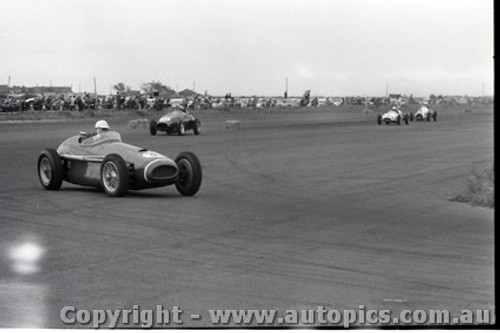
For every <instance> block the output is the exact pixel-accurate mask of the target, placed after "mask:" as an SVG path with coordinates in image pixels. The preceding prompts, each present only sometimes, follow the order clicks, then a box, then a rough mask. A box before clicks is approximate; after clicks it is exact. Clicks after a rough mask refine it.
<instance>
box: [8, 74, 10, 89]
mask: <svg viewBox="0 0 500 333" xmlns="http://www.w3.org/2000/svg"><path fill="white" fill-rule="evenodd" d="M8 86H9V88H10V76H9V84H8Z"/></svg>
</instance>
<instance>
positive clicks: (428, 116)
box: [427, 112, 431, 121]
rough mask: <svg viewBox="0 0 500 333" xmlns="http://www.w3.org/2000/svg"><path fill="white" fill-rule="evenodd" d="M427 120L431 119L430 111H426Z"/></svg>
mask: <svg viewBox="0 0 500 333" xmlns="http://www.w3.org/2000/svg"><path fill="white" fill-rule="evenodd" d="M427 121H431V113H430V112H429V113H427Z"/></svg>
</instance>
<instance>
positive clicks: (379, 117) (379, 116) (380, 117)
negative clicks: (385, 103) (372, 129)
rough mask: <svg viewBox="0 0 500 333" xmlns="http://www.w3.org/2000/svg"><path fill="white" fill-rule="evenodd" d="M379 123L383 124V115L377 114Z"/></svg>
mask: <svg viewBox="0 0 500 333" xmlns="http://www.w3.org/2000/svg"><path fill="white" fill-rule="evenodd" d="M377 124H379V125H382V115H380V114H379V115H377Z"/></svg>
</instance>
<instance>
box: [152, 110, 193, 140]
mask: <svg viewBox="0 0 500 333" xmlns="http://www.w3.org/2000/svg"><path fill="white" fill-rule="evenodd" d="M189 130H193V132H194V134H196V135H199V134H200V131H201V121H200V120H199V119H198V118H196V117H195V116H193V115H192V114H191V113H189V112H188V111H187V110H174V111H172V112H170V113H167V114H165V115H163V116H162V117H160V118H159V119H158V120H151V122H150V124H149V132H150V133H151V135H156V133H157V132H158V131H162V132H166V133H167V134H172V133H173V132H176V133H177V135H183V134H184V133H185V132H186V131H189Z"/></svg>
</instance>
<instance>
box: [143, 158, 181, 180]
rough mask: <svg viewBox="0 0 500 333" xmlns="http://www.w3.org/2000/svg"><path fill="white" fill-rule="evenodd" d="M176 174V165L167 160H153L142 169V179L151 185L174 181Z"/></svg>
mask: <svg viewBox="0 0 500 333" xmlns="http://www.w3.org/2000/svg"><path fill="white" fill-rule="evenodd" d="M178 174H179V169H178V168H177V164H175V162H174V161H171V160H167V159H158V160H154V161H152V162H151V163H149V164H148V165H147V166H146V168H145V169H144V178H145V179H146V180H147V181H148V182H151V183H156V182H163V181H167V180H171V179H175V178H177V176H178Z"/></svg>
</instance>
